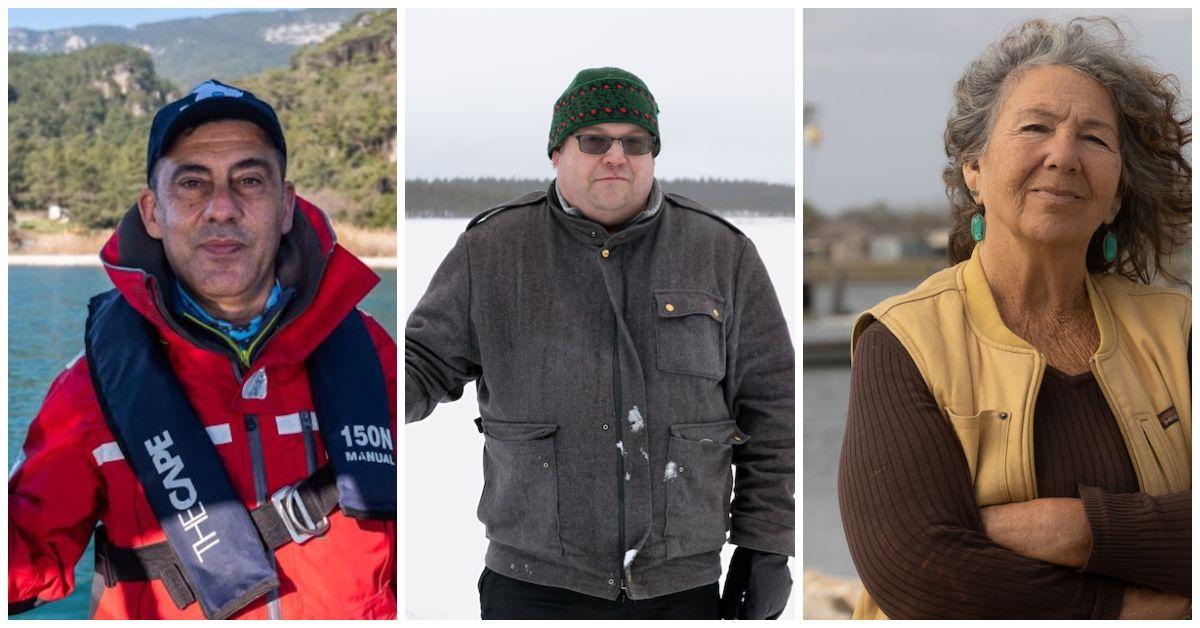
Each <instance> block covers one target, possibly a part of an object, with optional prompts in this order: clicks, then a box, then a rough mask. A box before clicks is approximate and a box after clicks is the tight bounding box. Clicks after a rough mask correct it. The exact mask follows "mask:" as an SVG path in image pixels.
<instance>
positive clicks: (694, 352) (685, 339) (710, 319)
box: [654, 290, 726, 379]
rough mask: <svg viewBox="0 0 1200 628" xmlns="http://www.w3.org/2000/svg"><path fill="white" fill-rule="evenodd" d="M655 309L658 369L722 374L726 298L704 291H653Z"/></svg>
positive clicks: (680, 372)
mask: <svg viewBox="0 0 1200 628" xmlns="http://www.w3.org/2000/svg"><path fill="white" fill-rule="evenodd" d="M654 308H655V314H656V316H655V319H654V334H655V336H656V338H657V351H658V369H659V370H660V371H667V372H669V373H679V374H682V375H695V376H698V377H706V378H709V379H721V378H722V377H724V376H725V333H724V330H725V318H726V312H725V299H723V298H721V297H719V296H716V295H713V294H709V293H707V292H698V291H691V290H656V291H655V292H654Z"/></svg>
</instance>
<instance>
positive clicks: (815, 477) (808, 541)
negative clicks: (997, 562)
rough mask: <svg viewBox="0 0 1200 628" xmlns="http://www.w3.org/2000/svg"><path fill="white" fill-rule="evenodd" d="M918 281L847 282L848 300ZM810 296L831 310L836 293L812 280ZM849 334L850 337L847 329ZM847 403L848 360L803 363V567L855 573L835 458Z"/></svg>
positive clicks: (858, 303) (857, 307) (854, 306)
mask: <svg viewBox="0 0 1200 628" xmlns="http://www.w3.org/2000/svg"><path fill="white" fill-rule="evenodd" d="M917 283H919V282H917V281H913V282H911V283H896V282H873V283H862V284H852V285H849V286H847V287H846V291H845V296H844V306H845V308H846V310H848V311H849V312H852V313H858V312H861V311H863V310H866V309H868V308H870V307H871V306H873V305H875V304H876V303H879V302H880V301H882V300H884V299H886V298H888V297H890V296H892V295H896V294H901V293H904V292H907V291H908V290H911V289H912V288H913V287H914V286H915V285H916V284H917ZM810 297H811V298H812V299H813V305H814V306H815V309H814V311H816V312H821V313H826V312H829V311H830V308H831V304H832V300H833V299H832V291H831V290H830V289H829V286H827V285H817V286H814V287H813V290H812V291H811V292H810ZM847 327H849V324H848V323H847ZM846 338H847V340H849V338H850V333H849V330H847V332H846ZM847 351H848V349H847ZM849 403H850V367H849V365H847V366H838V367H829V368H822V367H813V366H806V367H805V368H804V398H803V404H802V407H803V409H804V414H803V416H804V421H803V423H804V425H803V436H802V438H803V441H802V442H803V443H804V487H803V490H804V522H803V530H804V568H805V569H818V570H820V571H823V572H825V573H829V574H836V575H841V576H855V575H856V573H855V571H854V564H853V563H852V562H851V561H850V552H849V550H847V549H846V537H845V535H844V534H843V532H842V519H841V515H840V513H839V512H838V502H837V463H838V456H839V455H840V454H841V451H842V431H843V429H844V428H845V423H846V408H847V407H848V406H849Z"/></svg>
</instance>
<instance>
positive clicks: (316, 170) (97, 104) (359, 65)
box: [8, 11, 396, 229]
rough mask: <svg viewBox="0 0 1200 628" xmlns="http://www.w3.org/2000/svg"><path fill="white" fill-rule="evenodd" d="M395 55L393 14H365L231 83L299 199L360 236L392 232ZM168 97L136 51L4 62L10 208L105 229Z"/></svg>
mask: <svg viewBox="0 0 1200 628" xmlns="http://www.w3.org/2000/svg"><path fill="white" fill-rule="evenodd" d="M395 51H396V12H395V11H388V12H382V13H364V14H362V15H360V16H359V17H357V18H354V19H352V20H350V21H348V22H347V23H346V24H345V25H344V26H343V27H342V30H340V31H339V32H338V33H336V34H335V35H333V36H332V37H329V38H328V39H326V40H325V41H323V42H321V43H319V44H315V45H312V46H308V47H305V48H303V49H301V50H300V51H299V52H298V53H296V54H295V55H294V56H293V57H292V60H291V66H290V67H289V68H287V69H281V70H271V71H268V72H266V73H262V74H258V75H255V76H253V77H250V78H248V79H245V80H239V81H237V84H238V85H239V86H242V87H245V88H247V89H249V90H251V91H253V92H254V93H255V94H257V95H258V96H260V97H262V98H263V99H264V100H267V101H268V102H271V103H272V104H273V105H274V106H275V107H276V109H277V110H278V111H279V114H280V118H281V121H282V123H283V126H284V131H285V133H286V134H287V138H288V152H289V156H288V157H289V172H288V176H289V178H290V179H291V180H293V181H295V182H296V186H297V189H298V191H299V192H300V193H301V194H302V195H305V196H307V197H310V198H313V199H314V200H316V201H317V202H318V203H319V204H321V205H322V206H323V207H325V209H326V210H327V211H329V212H330V213H332V214H334V215H335V216H338V217H341V218H344V219H347V220H349V221H352V222H354V223H356V224H358V225H361V226H375V227H385V226H394V225H395V224H396V223H395V221H396V180H395V134H396V125H395V119H396V99H395V93H396V62H395ZM217 78H223V77H217ZM176 97H178V92H176V91H174V90H173V89H172V86H171V85H170V84H169V83H168V82H167V81H165V80H164V79H162V78H161V77H160V75H159V74H157V73H156V71H155V68H154V67H153V64H152V62H151V57H150V56H149V55H148V54H147V53H146V52H144V51H141V50H138V49H135V48H130V47H125V46H117V45H101V46H94V47H89V48H86V49H84V50H81V51H78V52H72V53H67V54H56V55H30V54H20V53H13V54H10V55H9V86H8V99H9V140H8V141H9V190H8V194H9V203H10V208H11V209H13V210H35V211H39V212H40V211H44V210H45V208H46V207H48V206H49V205H51V204H57V205H60V206H62V207H64V208H65V209H66V211H67V215H68V216H69V217H70V219H71V222H72V223H73V224H76V225H82V226H85V227H87V228H92V229H106V228H111V227H112V226H114V225H115V224H116V222H117V220H118V219H119V217H120V216H121V215H122V213H123V212H124V210H125V209H126V208H127V207H128V206H129V204H130V203H131V202H132V201H133V200H134V198H135V195H136V194H137V191H138V190H139V189H140V188H141V186H142V185H143V183H144V177H145V174H144V171H145V150H146V136H147V134H148V132H149V128H150V122H151V120H152V118H153V114H154V112H155V111H156V110H157V109H158V108H159V107H160V106H162V105H163V104H164V103H166V102H168V101H170V100H171V99H174V98H176Z"/></svg>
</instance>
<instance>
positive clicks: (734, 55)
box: [402, 9, 799, 619]
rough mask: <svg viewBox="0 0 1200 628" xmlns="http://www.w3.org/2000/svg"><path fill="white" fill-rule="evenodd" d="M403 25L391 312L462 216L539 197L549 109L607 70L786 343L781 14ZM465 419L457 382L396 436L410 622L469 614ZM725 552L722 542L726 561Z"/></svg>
mask: <svg viewBox="0 0 1200 628" xmlns="http://www.w3.org/2000/svg"><path fill="white" fill-rule="evenodd" d="M404 19H405V26H404V33H405V40H404V41H405V86H404V88H405V103H404V116H405V124H404V129H405V142H404V176H405V185H404V198H405V221H404V238H405V244H406V246H405V250H404V259H405V288H404V305H405V307H404V311H405V312H411V311H412V309H413V308H414V307H415V306H416V304H417V301H418V300H419V299H420V297H421V295H422V294H424V293H425V290H426V288H427V286H428V285H429V280H430V278H431V277H432V275H433V272H434V270H435V269H436V268H437V266H438V264H440V263H441V261H442V258H444V257H445V256H446V253H448V252H449V251H450V248H451V247H452V246H453V245H454V242H455V240H456V238H457V237H458V235H459V234H461V233H462V231H463V229H464V228H465V227H466V226H467V222H468V221H469V220H470V219H471V218H472V217H474V216H475V215H476V214H478V213H480V212H481V211H483V210H484V209H486V208H487V207H490V206H492V205H495V204H498V203H502V202H504V201H506V200H509V199H511V198H514V197H516V196H519V195H521V194H524V193H526V192H530V191H535V190H545V189H546V188H547V186H548V185H549V183H550V180H551V179H552V178H553V177H554V170H553V168H552V167H551V163H550V159H549V158H548V157H547V156H546V142H547V139H548V136H549V132H550V118H551V115H552V112H553V107H554V102H555V100H556V99H557V97H558V96H559V94H561V93H562V92H563V91H564V90H566V88H567V86H568V85H569V84H570V83H571V80H572V79H573V78H574V76H575V74H576V73H577V72H579V71H580V70H582V69H584V68H592V67H602V66H617V67H621V68H624V69H626V70H629V71H631V72H633V73H634V74H636V75H637V76H638V77H640V78H641V79H642V80H643V81H645V83H646V85H647V86H648V87H649V89H650V91H651V92H652V93H653V94H654V97H655V99H656V101H657V102H658V104H659V107H660V110H661V115H660V116H659V118H660V122H661V131H662V152H661V153H660V154H659V155H658V157H657V158H656V159H655V176H656V177H657V178H658V179H659V181H660V182H661V183H662V186H663V189H664V190H665V191H668V192H678V193H681V194H684V195H685V196H689V197H691V198H694V199H696V200H697V201H699V202H701V203H703V204H704V205H706V206H708V207H709V208H711V209H713V210H715V211H717V212H719V213H721V214H722V215H724V216H726V217H727V218H729V219H730V220H731V221H733V222H734V223H735V224H736V225H737V226H738V227H739V228H740V229H742V230H743V231H744V232H745V233H746V234H747V235H748V236H749V237H750V239H751V240H753V241H754V243H755V245H756V247H757V248H758V252H759V255H760V256H761V257H762V259H763V261H764V263H765V265H766V267H767V271H768V273H769V274H770V276H771V280H772V281H773V283H774V285H775V290H776V292H777V294H778V296H779V300H780V303H781V304H782V306H783V311H784V315H785V317H786V318H787V321H788V325H789V327H790V329H791V331H792V339H793V344H796V341H797V340H798V337H799V327H798V326H797V322H796V306H795V303H796V298H795V295H796V290H795V286H796V285H797V282H796V271H795V269H796V265H795V251H796V248H797V247H796V236H795V226H796V225H795V219H794V216H795V204H796V196H795V195H796V190H795V167H796V166H795V164H796V161H795V150H796V147H795V139H794V138H795V131H796V124H797V112H796V106H795V103H796V66H795V59H796V49H795V21H796V13H795V12H794V11H790V10H665V11H664V10H627V9H605V10H603V11H595V10H409V11H406V12H405V16H404ZM477 416H479V410H478V405H477V403H476V400H475V387H474V385H468V386H467V387H466V392H465V393H464V394H463V397H462V399H460V400H459V401H457V402H454V403H450V404H442V405H441V406H439V407H438V409H437V410H435V411H434V412H433V414H432V415H431V416H430V417H429V418H428V419H426V420H424V421H421V422H420V423H414V424H411V425H408V426H407V427H405V428H404V430H403V433H404V441H403V442H404V443H405V448H404V452H405V456H404V465H405V484H404V495H403V497H404V502H405V525H404V535H405V544H404V550H403V552H402V555H403V556H404V565H403V569H405V572H406V574H407V577H406V579H405V610H404V616H405V617H406V618H408V619H451V618H453V619H471V618H478V617H479V593H478V591H477V590H476V583H477V581H478V579H479V575H480V572H481V571H482V570H483V555H484V552H485V551H486V549H487V539H486V538H485V537H484V527H483V524H482V523H480V522H479V520H478V519H477V518H476V515H475V510H476V506H477V505H478V501H479V496H480V492H481V490H482V488H483V473H482V465H481V463H480V456H481V453H482V449H483V448H482V444H483V437H482V436H480V434H479V433H478V432H477V431H476V429H475V425H474V423H473V422H472V420H473V419H474V418H475V417H477ZM731 554H732V546H730V545H726V551H725V553H724V555H723V558H724V559H725V560H726V561H728V559H729V556H730V555H731ZM794 562H795V561H793V563H794ZM796 576H797V577H796V581H797V582H799V573H798V571H796ZM798 602H799V600H798V598H797V596H793V597H792V600H791V602H790V603H789V604H788V608H787V610H786V611H785V613H784V617H795V616H796V615H795V608H796V604H797V603H798Z"/></svg>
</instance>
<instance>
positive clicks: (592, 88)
mask: <svg viewBox="0 0 1200 628" xmlns="http://www.w3.org/2000/svg"><path fill="white" fill-rule="evenodd" d="M604 122H626V123H629V124H636V125H638V126H640V127H642V128H644V129H646V130H647V131H649V132H650V134H651V135H653V136H654V140H655V141H654V150H653V151H652V152H653V154H654V156H655V157H657V156H658V151H659V150H660V149H661V148H662V138H661V137H659V134H658V105H657V104H656V103H655V102H654V95H653V94H651V93H650V90H649V89H647V88H646V84H645V83H643V82H642V79H640V78H638V77H636V76H634V75H633V74H632V73H630V72H626V71H625V70H622V69H621V68H591V69H588V70H583V71H582V72H580V73H579V74H576V75H575V80H573V81H571V85H570V86H569V87H567V91H565V92H563V93H562V96H559V97H558V101H557V102H555V103H554V119H553V122H552V123H551V124H550V143H549V144H548V145H547V146H546V154H547V155H551V154H553V153H554V149H555V148H558V147H559V145H560V144H562V143H563V140H565V139H567V138H568V137H570V136H571V134H572V133H574V132H575V131H578V130H579V129H582V128H584V127H588V126H592V125H594V124H601V123H604Z"/></svg>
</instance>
